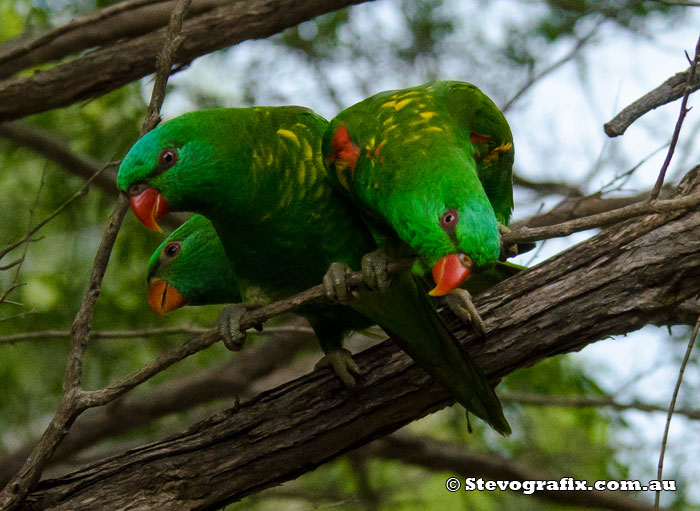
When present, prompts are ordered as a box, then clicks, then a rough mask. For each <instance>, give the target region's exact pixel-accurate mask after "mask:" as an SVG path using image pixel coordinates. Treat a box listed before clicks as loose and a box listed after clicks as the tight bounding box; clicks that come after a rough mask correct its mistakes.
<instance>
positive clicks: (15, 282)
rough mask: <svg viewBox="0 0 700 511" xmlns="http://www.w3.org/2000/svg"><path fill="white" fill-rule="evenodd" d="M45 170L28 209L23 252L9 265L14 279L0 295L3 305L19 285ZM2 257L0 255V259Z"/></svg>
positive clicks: (44, 178)
mask: <svg viewBox="0 0 700 511" xmlns="http://www.w3.org/2000/svg"><path fill="white" fill-rule="evenodd" d="M46 168H47V165H44V168H43V170H42V171H41V180H40V181H39V188H38V190H37V191H36V197H35V198H34V204H32V206H31V207H30V208H29V218H28V219H27V231H28V232H27V235H26V236H25V237H24V238H23V239H24V250H23V251H22V255H21V256H20V258H19V259H17V261H16V262H17V264H14V263H10V265H11V266H15V267H16V268H15V274H14V277H13V278H12V283H11V284H10V287H8V288H7V290H5V292H4V293H3V294H2V295H0V304H2V303H4V302H5V300H6V299H7V297H8V296H9V295H10V293H11V292H12V291H14V290H15V289H17V288H18V287H19V286H20V284H19V274H20V271H22V264H23V263H24V260H25V258H26V257H27V250H29V238H30V237H31V234H30V233H31V230H32V220H33V219H34V212H35V211H36V207H37V206H38V205H39V197H40V196H41V191H42V190H43V189H44V183H46ZM1 258H2V256H1V255H0V259H1Z"/></svg>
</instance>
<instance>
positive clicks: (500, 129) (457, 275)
mask: <svg viewBox="0 0 700 511" xmlns="http://www.w3.org/2000/svg"><path fill="white" fill-rule="evenodd" d="M323 153H324V160H325V163H326V166H327V168H328V170H329V178H330V179H331V181H332V182H333V184H334V186H335V187H336V188H337V189H338V190H339V191H341V192H343V193H345V195H346V196H348V197H349V198H350V199H351V200H352V201H353V203H354V204H356V205H357V206H358V208H359V209H360V211H361V212H362V215H363V217H364V218H365V220H366V223H367V225H368V227H369V228H370V229H371V231H372V233H373V235H374V237H375V240H376V241H377V244H378V246H379V247H380V248H381V249H382V250H383V253H382V252H376V253H375V254H374V255H372V256H371V259H372V260H371V261H365V267H366V268H367V271H368V272H369V273H373V274H375V275H373V276H372V277H370V278H368V279H365V280H366V281H368V282H373V283H374V285H375V286H376V287H377V288H379V289H383V288H385V287H386V285H387V282H386V276H385V271H384V268H385V266H386V260H387V254H388V255H389V256H392V257H405V256H410V255H418V256H419V260H418V264H417V265H416V267H415V268H414V270H415V272H416V273H417V274H422V273H424V272H425V270H427V269H428V268H431V269H432V274H433V278H434V280H435V283H436V285H435V287H434V288H433V289H432V290H431V291H430V294H431V295H436V296H440V295H446V294H448V293H450V294H452V293H463V291H461V290H459V289H458V288H459V286H460V284H462V283H463V282H464V281H465V280H466V279H467V278H468V277H469V276H470V275H471V274H472V273H473V272H478V271H479V270H482V271H487V272H494V271H495V272H497V273H498V272H506V273H507V272H508V271H510V268H508V267H506V266H501V267H499V268H493V267H494V265H496V263H497V262H498V258H499V255H500V253H501V243H500V232H499V230H500V229H499V224H500V225H501V226H503V227H505V226H506V225H507V224H508V221H509V219H510V215H511V211H512V209H513V187H512V179H513V177H512V165H513V155H514V152H513V138H512V135H511V132H510V128H509V126H508V123H507V121H506V120H505V118H504V117H503V114H502V113H501V112H500V110H498V108H497V107H496V106H495V105H494V104H493V102H491V100H490V99H489V98H488V97H487V96H486V95H485V94H483V93H482V92H481V91H480V90H479V89H478V88H477V87H475V86H474V85H471V84H467V83H463V82H432V83H427V84H424V85H420V86H417V87H412V88H409V89H404V90H397V91H387V92H382V93H379V94H377V95H375V96H372V97H370V98H367V99H365V100H364V101H361V102H359V103H357V104H356V105H354V106H351V107H349V108H347V109H345V110H343V111H342V112H341V113H340V114H338V115H337V116H336V117H335V118H334V119H333V120H332V121H331V123H330V125H329V127H328V129H327V130H326V133H325V135H324V140H323ZM346 271H347V269H343V268H342V266H340V265H339V267H336V268H331V272H330V275H329V276H328V279H329V280H331V281H333V283H334V285H335V287H336V289H338V291H337V293H338V295H339V296H341V297H342V298H344V296H343V295H344V291H343V282H342V280H343V279H342V275H343V273H344V272H346ZM399 279H400V281H401V283H402V286H403V288H409V287H411V283H413V284H414V285H413V295H414V301H415V303H427V300H428V299H427V297H426V296H424V293H423V292H422V291H423V290H422V289H420V286H419V283H418V282H417V281H416V280H415V279H413V280H412V279H411V276H410V275H408V272H406V274H404V275H400V276H399ZM394 280H397V277H394ZM389 289H392V288H389ZM467 296H468V295H467ZM468 305H470V306H471V307H472V309H473V305H471V302H470V301H469V302H468ZM425 307H427V305H425ZM474 315H476V317H477V318H478V313H476V311H475V309H474ZM478 321H481V320H480V318H478ZM382 326H384V327H385V328H386V327H387V326H389V325H387V324H386V322H385V323H384V324H382ZM389 328H390V326H389ZM440 339H441V342H439V343H436V342H433V343H429V344H428V343H425V344H415V345H414V346H412V347H411V348H412V349H413V351H411V349H409V348H404V349H406V351H408V352H409V353H410V354H411V355H412V356H413V357H414V358H415V359H416V360H423V365H424V367H426V366H427V365H429V364H431V363H432V364H434V369H433V370H432V371H431V374H433V376H435V378H436V379H438V381H440V382H441V383H442V384H443V385H444V386H445V387H446V388H448V389H449V390H450V392H451V393H452V394H453V395H454V396H459V397H457V400H458V401H460V402H461V403H465V402H468V401H469V400H470V398H469V394H470V391H471V393H472V395H473V394H475V393H481V394H482V396H486V395H488V392H489V390H490V389H489V388H486V386H485V385H481V386H480V385H479V381H480V382H483V377H481V378H480V379H479V378H478V377H477V376H476V375H477V374H479V373H478V370H477V368H476V367H475V366H474V364H473V363H472V361H471V360H470V358H469V356H468V355H467V354H466V353H465V352H464V350H463V348H462V347H461V345H459V344H458V343H455V342H448V339H447V338H446V337H444V336H442V337H440ZM428 370H429V371H430V369H428ZM459 373H463V374H470V375H473V376H474V378H475V381H474V383H473V385H470V386H469V387H468V386H466V385H463V384H462V385H460V384H456V383H454V382H452V380H453V379H454V378H455V376H454V375H455V374H459ZM474 389H480V390H479V391H478V392H477V391H475V390H474ZM494 398H495V396H494ZM487 399H488V398H484V397H482V398H481V401H487ZM471 402H472V408H470V407H469V406H467V409H473V408H474V407H476V406H477V405H476V403H474V398H473V397H472V399H471ZM491 419H492V422H491V424H492V425H494V424H496V425H494V427H495V428H496V429H497V430H498V429H499V427H498V424H502V425H504V428H503V430H505V428H506V427H507V424H505V420H503V421H502V422H500V423H499V420H498V419H497V418H495V416H494V415H493V414H492V415H491Z"/></svg>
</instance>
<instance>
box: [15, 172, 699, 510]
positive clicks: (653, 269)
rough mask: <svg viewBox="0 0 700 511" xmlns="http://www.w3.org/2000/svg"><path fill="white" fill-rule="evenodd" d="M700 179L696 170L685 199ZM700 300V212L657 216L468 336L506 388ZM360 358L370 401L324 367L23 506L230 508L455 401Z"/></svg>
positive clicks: (516, 299) (513, 287)
mask: <svg viewBox="0 0 700 511" xmlns="http://www.w3.org/2000/svg"><path fill="white" fill-rule="evenodd" d="M699 170H700V167H697V168H695V169H694V170H693V171H691V173H689V175H688V176H687V178H686V180H685V181H684V184H683V185H682V191H683V193H685V194H687V193H689V192H690V191H691V190H690V189H691V186H690V184H691V183H693V182H695V181H698V178H697V177H698V173H699ZM698 293H700V212H698V211H690V212H673V213H664V214H656V215H649V216H646V217H641V218H638V219H635V220H631V221H627V222H625V223H623V224H620V225H616V226H613V227H610V228H607V229H605V230H604V231H602V232H601V233H600V234H599V235H597V236H595V237H594V238H592V239H590V240H588V241H586V242H584V243H581V244H579V245H577V246H575V247H572V248H571V249H569V250H567V251H565V252H562V253H561V254H559V255H557V256H555V257H553V258H551V259H550V260H548V261H546V262H544V263H542V264H541V265H539V266H537V267H534V268H531V269H529V270H526V271H524V272H522V273H521V274H519V275H517V276H515V277H513V278H511V279H508V280H507V281H505V282H503V283H502V284H500V285H498V286H496V287H494V288H492V289H491V290H489V291H488V292H486V293H484V294H482V295H480V296H479V297H478V298H477V300H476V305H477V306H478V308H479V312H480V313H481V316H482V318H483V319H484V321H485V323H486V327H487V330H488V338H487V339H486V340H485V341H484V340H480V339H479V338H478V337H477V336H476V335H475V334H473V333H471V332H470V331H468V330H465V329H464V326H463V325H461V326H460V330H457V331H456V334H457V336H458V337H459V338H461V339H462V340H463V341H464V342H465V345H466V346H467V348H468V350H469V352H470V353H471V354H472V355H473V356H474V358H475V360H476V361H477V363H478V364H479V365H480V366H481V367H482V368H483V369H484V370H485V371H486V373H487V374H488V375H490V376H491V377H492V378H493V379H494V380H495V379H498V378H500V377H502V376H504V375H506V374H508V373H510V372H512V371H514V370H516V369H518V368H520V367H525V366H530V365H533V364H535V363H537V362H538V361H540V360H542V359H544V358H547V357H550V356H552V355H555V354H559V353H566V352H570V351H575V350H580V349H581V348H583V347H584V346H586V345H587V344H589V343H592V342H595V341H597V340H599V339H604V338H606V337H608V336H610V335H615V334H624V333H627V332H631V331H634V330H636V329H638V328H640V327H642V326H644V325H646V324H649V323H656V324H664V323H668V322H669V321H672V319H673V318H674V317H675V309H676V308H677V307H678V306H679V305H680V304H682V303H683V302H685V301H686V300H688V299H690V298H694V297H695V296H697V295H698ZM448 320H449V322H450V324H451V325H452V326H455V325H456V324H457V321H456V319H455V318H454V317H452V318H448ZM356 360H357V361H358V363H359V364H360V367H361V368H362V370H363V372H364V375H365V385H364V386H363V387H362V388H361V389H359V390H358V391H357V392H354V393H352V392H350V391H348V390H347V389H345V388H344V387H343V386H342V384H341V383H340V382H339V381H338V379H337V378H335V377H334V376H333V375H332V374H331V373H330V371H329V370H327V369H325V370H321V371H314V372H313V373H310V374H307V375H305V376H304V377H302V378H299V379H297V380H294V381H291V382H289V383H287V384H285V385H282V386H280V387H278V388H276V389H273V390H271V391H269V392H265V393H262V394H260V395H259V396H257V397H256V398H254V399H252V400H251V401H249V402H247V403H244V404H242V405H241V406H240V407H239V408H238V409H232V410H229V411H227V412H224V413H221V414H218V415H216V416H214V417H211V418H210V419H208V420H206V421H203V422H201V423H199V424H197V425H195V426H193V427H192V428H191V429H190V430H188V431H187V432H185V433H183V434H181V435H177V436H174V437H171V438H169V439H167V440H164V441H160V442H155V443H152V444H150V445H146V446H144V447H141V448H138V449H134V450H132V451H129V452H127V453H124V454H122V455H119V456H115V457H113V458H110V459H107V460H105V461H102V462H99V463H96V464H93V465H92V466H89V467H86V468H85V469H83V470H80V471H77V472H74V473H73V474H70V475H68V476H66V477H63V478H60V479H56V480H49V481H44V482H42V483H40V485H39V487H38V488H37V489H36V490H35V491H34V492H33V493H31V494H30V496H29V498H28V499H27V500H26V501H25V502H24V505H23V509H61V510H68V509H70V510H82V509H85V510H88V509H89V510H92V509H94V506H95V505H96V503H99V504H100V507H101V508H103V509H120V508H128V509H133V510H138V509H144V510H145V509H153V508H160V509H164V510H165V509H218V508H220V507H221V506H222V505H224V504H226V503H228V502H233V501H236V500H239V499H241V498H242V497H244V496H246V495H249V494H251V493H254V492H257V491H259V490H261V489H263V488H267V487H270V486H274V485H276V484H279V483H281V482H284V481H286V480H289V479H293V478H295V477H297V476H299V475H301V474H303V473H305V472H308V471H309V470H312V469H313V468H314V467H316V466H318V465H320V464H322V463H325V462H327V461H329V460H331V459H333V458H334V457H336V456H338V455H340V454H342V453H344V452H347V451H348V450H351V449H353V448H355V447H358V446H360V445H363V444H365V443H367V442H369V441H370V440H373V439H375V438H378V437H381V436H383V435H386V434H388V433H390V432H392V431H394V430H396V429H398V428H399V427H401V426H403V425H405V424H407V423H409V422H411V421H413V420H416V419H417V418H420V417H422V416H424V415H426V414H428V413H431V412H433V411H435V410H438V409H440V408H442V407H444V406H446V405H447V404H449V403H450V402H451V400H450V399H449V397H448V396H447V394H446V393H445V391H444V390H442V388H440V387H439V386H438V385H437V384H435V383H434V382H433V381H432V380H431V379H430V377H429V376H428V375H427V374H426V373H425V372H424V371H423V370H422V369H420V368H419V367H417V366H416V365H415V364H413V362H412V361H411V360H410V359H409V358H408V357H407V356H406V355H404V354H403V353H402V352H401V351H400V350H399V349H398V347H397V346H396V345H395V344H394V343H393V342H390V341H387V342H384V343H382V344H380V345H378V346H376V347H374V348H371V349H369V350H366V351H364V352H363V353H361V354H359V355H358V356H357V358H356Z"/></svg>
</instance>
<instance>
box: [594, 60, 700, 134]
mask: <svg viewBox="0 0 700 511" xmlns="http://www.w3.org/2000/svg"><path fill="white" fill-rule="evenodd" d="M689 74H690V68H688V70H687V71H683V72H682V73H678V74H675V75H673V76H672V77H671V78H669V79H668V80H666V81H665V82H664V83H662V84H661V85H659V86H658V87H657V88H656V89H654V90H652V91H650V92H647V93H646V94H644V96H642V97H641V98H639V99H638V100H636V101H635V102H634V103H632V104H630V105H628V106H626V107H625V108H624V109H623V110H622V111H621V112H620V113H619V114H617V115H616V116H615V117H613V118H612V119H611V120H609V121H608V122H606V123H605V124H604V125H603V129H604V130H605V134H606V135H608V136H609V137H617V136H619V135H622V134H623V133H624V132H625V131H626V130H627V128H629V127H630V126H631V125H632V123H633V122H634V121H636V120H637V119H639V118H640V117H641V116H643V115H644V114H646V113H648V112H651V111H652V110H654V109H656V108H659V107H660V106H663V105H665V104H666V103H670V102H671V101H675V100H677V99H680V98H682V97H683V94H684V93H685V90H686V84H687V83H688V75H689ZM698 89H700V75H697V76H696V77H695V80H694V82H693V83H692V85H691V90H692V91H693V92H694V91H696V90H698Z"/></svg>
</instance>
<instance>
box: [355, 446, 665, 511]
mask: <svg viewBox="0 0 700 511" xmlns="http://www.w3.org/2000/svg"><path fill="white" fill-rule="evenodd" d="M367 449H368V451H369V453H371V454H372V455H373V456H378V457H380V458H385V459H393V460H399V461H403V462H405V463H411V464H414V465H419V466H421V467H426V468H429V469H432V470H435V471H444V472H448V473H449V474H450V475H452V476H462V478H466V477H477V478H478V477H483V478H487V479H491V480H501V481H521V482H522V481H559V480H561V478H562V477H563V475H553V474H549V473H547V472H542V471H541V470H537V469H534V468H532V467H528V466H525V465H524V464H522V463H517V462H514V461H512V460H507V459H504V458H502V457H500V456H498V455H495V454H494V453H488V454H487V453H476V452H472V451H470V450H467V449H466V448H465V446H463V445H459V444H455V443H452V442H445V441H441V440H436V439H434V438H430V437H426V436H417V435H411V434H407V433H402V432H399V433H394V434H393V435H389V436H387V437H386V438H383V439H381V440H377V441H376V442H373V443H372V444H370V445H368V446H367ZM566 476H569V477H570V474H566ZM462 483H464V480H462ZM591 483H592V481H589V482H588V484H591ZM464 491H465V490H464V489H462V490H461V492H464ZM624 495H625V494H621V493H620V492H613V491H553V490H549V491H548V490H543V491H537V492H535V493H533V494H532V495H529V496H530V497H533V498H537V499H541V500H545V501H548V502H553V503H555V504H560V505H565V506H580V507H584V508H587V509H589V508H590V509H610V510H617V511H643V510H651V509H653V506H651V505H645V504H640V503H639V502H635V501H634V500H632V499H631V498H630V496H627V497H625V496H624Z"/></svg>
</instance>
